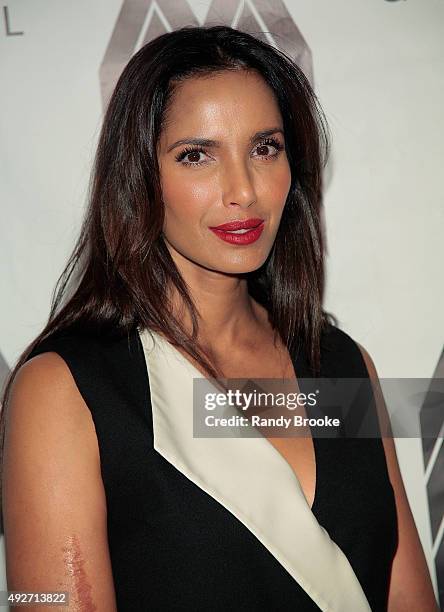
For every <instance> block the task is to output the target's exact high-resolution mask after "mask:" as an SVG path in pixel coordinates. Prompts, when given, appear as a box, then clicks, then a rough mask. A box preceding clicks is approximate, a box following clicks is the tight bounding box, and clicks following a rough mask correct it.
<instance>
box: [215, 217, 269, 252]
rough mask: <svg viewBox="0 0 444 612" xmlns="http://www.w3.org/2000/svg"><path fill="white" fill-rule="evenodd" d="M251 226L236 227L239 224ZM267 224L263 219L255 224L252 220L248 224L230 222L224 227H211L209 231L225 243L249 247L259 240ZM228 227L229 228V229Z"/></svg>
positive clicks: (255, 221) (257, 220)
mask: <svg viewBox="0 0 444 612" xmlns="http://www.w3.org/2000/svg"><path fill="white" fill-rule="evenodd" d="M246 223H249V224H250V227H236V226H238V225H239V224H241V225H245V224H246ZM264 225H265V222H264V220H263V219H256V220H254V223H253V221H252V220H249V221H248V222H245V221H244V222H242V221H241V222H238V221H236V222H234V221H233V222H230V223H225V224H224V225H222V226H220V225H219V226H217V227H210V228H209V229H210V230H211V231H212V232H213V233H214V234H216V236H217V237H218V238H220V239H221V240H223V241H224V242H228V243H230V244H234V245H239V246H241V245H248V244H252V243H253V242H256V240H259V238H260V236H261V234H262V231H263V229H264ZM227 226H228V227H227Z"/></svg>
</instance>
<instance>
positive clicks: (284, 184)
mask: <svg viewBox="0 0 444 612" xmlns="http://www.w3.org/2000/svg"><path fill="white" fill-rule="evenodd" d="M290 186H291V170H290V166H289V165H288V163H283V164H279V166H278V165H276V167H275V168H274V169H273V172H270V173H268V174H267V175H266V176H265V177H264V180H263V181H262V186H261V187H262V188H261V192H262V195H263V197H264V198H266V201H267V202H269V203H270V205H272V206H273V207H274V208H275V209H276V210H278V211H279V210H281V209H283V207H284V205H285V201H286V199H287V195H288V192H289V190H290Z"/></svg>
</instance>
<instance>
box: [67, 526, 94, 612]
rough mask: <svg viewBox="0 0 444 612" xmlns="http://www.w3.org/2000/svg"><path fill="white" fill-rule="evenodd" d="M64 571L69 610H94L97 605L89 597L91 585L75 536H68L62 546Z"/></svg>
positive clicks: (85, 611)
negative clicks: (67, 584)
mask: <svg viewBox="0 0 444 612" xmlns="http://www.w3.org/2000/svg"><path fill="white" fill-rule="evenodd" d="M62 550H63V553H64V562H65V566H66V571H67V573H68V576H69V577H70V579H71V580H70V582H71V589H70V598H69V599H70V602H69V610H70V611H71V610H72V611H73V612H94V611H95V610H97V607H96V606H95V605H94V603H93V600H92V597H91V585H90V584H89V582H88V576H87V574H86V571H85V568H84V563H85V560H84V558H83V556H82V552H81V550H80V544H79V541H78V539H77V536H75V535H74V536H68V537H67V539H66V542H65V545H64V546H63V548H62Z"/></svg>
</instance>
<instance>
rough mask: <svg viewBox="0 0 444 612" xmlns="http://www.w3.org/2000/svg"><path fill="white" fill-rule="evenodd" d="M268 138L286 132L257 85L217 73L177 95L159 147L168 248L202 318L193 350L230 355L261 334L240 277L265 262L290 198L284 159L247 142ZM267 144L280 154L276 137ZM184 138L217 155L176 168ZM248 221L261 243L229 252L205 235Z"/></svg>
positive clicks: (259, 315)
mask: <svg viewBox="0 0 444 612" xmlns="http://www.w3.org/2000/svg"><path fill="white" fill-rule="evenodd" d="M273 128H277V129H280V130H282V129H283V123H282V117H281V115H280V111H279V108H278V105H277V103H276V101H275V99H274V96H273V93H272V91H271V90H270V89H269V87H268V86H267V85H266V83H265V82H264V81H263V80H262V78H261V77H260V76H257V75H256V74H254V73H248V72H246V71H237V72H224V73H222V74H219V75H216V76H211V77H205V78H193V79H188V80H187V81H185V82H184V83H182V84H181V85H179V86H178V88H177V89H176V93H175V95H174V97H173V102H172V104H171V107H170V110H169V113H168V114H167V121H166V125H165V128H164V130H163V133H162V135H161V138H160V141H159V147H158V160H159V167H160V173H161V184H162V192H163V200H164V204H165V225H164V238H165V242H166V245H167V247H168V249H169V251H170V253H171V256H172V258H173V260H174V262H175V263H176V265H177V267H178V268H179V270H180V272H181V273H182V275H183V277H184V278H185V280H186V282H187V283H188V285H189V287H190V289H191V294H192V295H193V298H194V299H195V301H196V304H197V307H198V309H199V311H200V313H201V317H202V319H201V326H200V341H201V342H202V343H203V344H204V345H205V346H208V345H209V344H210V342H209V339H210V338H211V339H212V342H211V345H212V349H213V352H214V351H215V352H216V353H220V354H223V353H224V351H225V350H226V349H227V348H228V347H229V346H231V347H233V345H234V346H237V347H240V346H248V343H249V339H251V337H252V335H253V333H254V332H256V333H260V332H261V331H262V330H263V319H264V313H263V311H262V309H261V308H260V307H259V306H258V304H256V303H255V302H254V300H252V298H251V297H250V296H249V295H248V291H247V281H246V279H245V278H240V277H239V276H238V275H239V274H240V273H245V272H250V271H252V270H255V269H257V268H259V267H260V266H261V265H262V264H263V263H264V261H265V260H266V258H267V256H268V254H269V252H270V250H271V248H272V246H273V243H274V239H275V237H276V233H277V230H278V227H279V223H280V219H281V216H282V212H283V208H284V205H285V201H286V198H287V194H288V191H289V189H290V184H291V171H290V167H289V164H288V160H287V156H286V152H285V149H283V150H281V151H279V150H277V149H276V148H275V147H274V146H273V145H269V144H264V143H263V141H264V139H263V138H262V139H258V138H256V139H255V141H254V142H252V141H251V140H252V139H253V138H254V137H255V135H256V134H257V133H258V132H261V131H264V130H270V129H273ZM272 137H273V138H275V139H276V140H277V141H278V143H279V145H281V146H283V147H285V139H284V136H283V134H282V133H281V132H279V131H276V132H274V133H273V134H272ZM190 138H205V139H209V140H213V141H216V142H217V145H213V146H206V147H204V148H205V153H200V154H199V153H197V154H196V153H193V154H188V156H187V157H186V158H185V159H184V160H182V161H177V160H176V156H177V155H178V154H179V155H180V154H181V153H182V151H183V150H184V149H185V148H186V145H185V146H184V145H183V144H182V145H177V146H174V144H175V143H176V142H177V141H179V140H189V139H190ZM188 146H190V145H188ZM183 161H186V162H187V161H188V162H190V161H193V162H202V163H201V165H199V166H196V165H195V166H187V165H184V163H183ZM250 217H259V218H263V219H265V229H264V231H263V232H262V235H261V237H260V238H259V240H257V241H256V242H255V243H253V244H250V245H242V246H239V245H236V246H234V245H231V244H228V243H226V242H224V241H223V240H221V239H220V238H219V237H217V236H216V235H215V234H214V233H213V232H212V231H211V230H210V229H208V228H209V227H210V226H216V225H220V224H221V223H225V222H227V221H232V220H235V219H246V218H250ZM173 300H176V298H175V297H173ZM174 303H175V306H176V308H179V306H180V304H179V303H178V302H177V301H175V302H174ZM189 324H190V322H189V321H188V320H186V321H184V325H189ZM189 330H191V327H189ZM215 338H217V342H215V341H214V339H215Z"/></svg>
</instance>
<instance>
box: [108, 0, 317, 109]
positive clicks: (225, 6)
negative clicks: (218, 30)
mask: <svg viewBox="0 0 444 612" xmlns="http://www.w3.org/2000/svg"><path fill="white" fill-rule="evenodd" d="M198 25H229V26H231V27H233V28H236V29H238V30H242V31H243V32H248V33H250V34H252V35H253V36H255V37H256V38H259V39H261V40H264V41H267V42H269V43H270V44H272V45H274V46H275V47H277V48H278V49H280V50H281V51H283V52H284V53H286V54H287V55H289V56H290V57H291V58H292V59H293V60H294V61H295V62H296V63H297V64H298V65H299V66H300V68H301V69H302V70H303V72H304V73H305V75H306V76H307V78H308V79H309V80H310V82H311V84H312V85H314V84H313V73H312V57H311V52H310V49H309V47H308V45H307V43H306V42H305V40H304V38H303V36H302V34H301V33H300V31H299V29H298V28H297V26H296V24H295V23H294V21H293V19H292V17H291V15H290V14H289V12H288V11H287V8H286V6H285V5H284V4H283V2H282V1H281V0H270V1H269V2H266V1H264V0H249V1H246V0H240V1H239V0H213V2H212V3H211V5H210V7H209V9H208V13H207V15H206V18H205V22H204V23H199V22H198V20H197V18H196V15H195V14H194V12H193V10H192V5H190V4H189V3H188V2H187V1H186V0H157V2H153V1H152V0H124V2H123V4H122V8H121V9H120V13H119V15H118V17H117V20H116V24H115V26H114V29H113V32H112V34H111V38H110V41H109V43H108V46H107V49H106V51H105V55H104V58H103V61H102V64H101V66H100V72H99V74H100V89H101V94H102V105H103V108H106V105H107V103H108V100H109V98H110V96H111V93H112V91H113V89H114V87H115V85H116V82H117V79H118V78H119V76H120V74H121V72H122V70H123V68H124V67H125V65H126V64H127V63H128V61H129V60H130V59H131V56H132V55H134V53H136V52H137V51H138V50H139V49H140V48H141V47H142V46H143V45H144V44H146V43H147V42H149V41H150V40H152V39H153V38H156V37H157V36H160V35H161V34H164V33H166V32H170V31H172V30H176V29H178V28H181V27H184V26H198Z"/></svg>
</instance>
